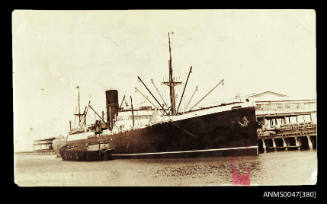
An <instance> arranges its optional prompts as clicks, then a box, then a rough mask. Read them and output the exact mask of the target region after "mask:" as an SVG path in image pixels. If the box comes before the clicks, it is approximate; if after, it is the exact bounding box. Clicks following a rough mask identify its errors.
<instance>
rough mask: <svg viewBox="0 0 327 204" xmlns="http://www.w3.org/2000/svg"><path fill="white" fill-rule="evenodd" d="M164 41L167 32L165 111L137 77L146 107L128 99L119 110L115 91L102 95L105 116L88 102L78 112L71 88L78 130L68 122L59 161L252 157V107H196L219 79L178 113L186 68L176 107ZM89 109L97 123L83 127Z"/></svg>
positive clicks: (236, 104) (254, 138)
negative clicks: (166, 97) (166, 100)
mask: <svg viewBox="0 0 327 204" xmlns="http://www.w3.org/2000/svg"><path fill="white" fill-rule="evenodd" d="M170 40H171V33H168V46H169V60H168V70H169V80H168V81H167V82H163V84H165V85H167V86H168V88H169V93H170V106H168V105H166V106H165V104H167V103H166V102H165V101H164V99H163V97H162V95H161V94H160V92H159V90H158V89H157V87H155V88H156V90H157V92H158V94H159V96H160V98H161V99H162V101H161V102H159V100H158V98H157V97H156V96H155V95H154V94H153V93H152V92H151V90H150V89H149V88H148V86H147V85H146V84H145V83H144V81H143V80H142V79H141V77H139V76H138V80H139V82H141V83H142V85H144V87H145V88H146V90H147V91H148V93H149V94H150V95H151V97H152V100H150V99H149V97H148V96H146V95H145V94H144V93H142V92H141V91H140V90H139V89H137V88H135V89H136V92H138V93H140V94H141V95H142V96H143V97H144V98H145V99H146V100H147V101H148V102H149V103H150V104H151V105H152V106H143V107H139V108H134V107H133V100H132V97H130V108H128V109H124V108H122V104H123V101H124V100H125V95H124V97H123V100H122V102H121V103H120V105H119V102H118V90H105V98H106V99H105V100H106V111H102V115H101V114H99V113H98V112H97V111H96V110H95V109H94V108H93V107H92V105H91V104H90V101H89V103H88V105H87V106H86V107H85V109H84V112H83V113H81V112H80V102H79V96H80V93H79V87H77V88H78V113H75V114H74V115H75V116H76V117H77V118H78V124H79V125H78V128H72V126H71V121H70V122H69V124H70V131H69V134H68V137H67V139H66V142H65V145H63V146H62V147H61V148H60V149H59V152H60V156H61V157H62V159H63V160H75V161H98V160H110V159H116V158H122V159H123V158H179V157H207V156H240V155H246V156H249V155H258V142H257V141H258V140H257V139H258V137H257V126H258V123H257V119H256V115H255V105H254V104H253V103H251V102H249V101H234V102H230V103H225V104H216V105H213V106H209V107H200V108H197V106H198V105H199V104H200V103H201V102H202V101H203V100H204V99H205V98H206V97H207V96H208V95H209V94H210V93H211V92H212V91H213V90H214V89H216V88H217V87H218V86H219V85H223V84H224V79H222V80H220V81H219V83H218V84H217V85H216V86H215V87H213V88H212V89H211V90H210V91H209V92H208V93H207V94H206V95H204V96H203V97H202V98H201V99H200V100H199V101H198V102H197V103H195V104H194V105H193V106H192V107H191V108H190V109H188V110H187V108H186V109H185V110H184V111H180V110H179V108H180V104H181V101H182V99H183V95H184V93H185V89H186V87H187V83H188V80H189V77H190V74H191V72H192V66H191V67H190V70H189V73H188V76H187V79H186V82H185V83H184V88H183V93H182V95H181V97H180V99H179V103H178V106H176V95H175V86H177V85H181V84H182V82H178V81H176V80H175V78H174V77H173V67H172V55H171V43H170ZM152 82H153V81H152ZM153 85H155V84H153ZM196 90H197V87H196ZM196 90H195V91H196ZM195 91H194V92H193V95H192V96H191V98H190V100H189V102H188V103H187V107H188V106H189V104H190V102H191V99H192V97H193V96H194V93H195ZM89 109H91V110H92V111H94V113H95V114H96V115H97V117H98V118H99V120H96V121H95V123H94V124H91V125H86V114H87V112H88V110H89ZM104 112H106V117H105V113H104Z"/></svg>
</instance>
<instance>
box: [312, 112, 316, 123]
mask: <svg viewBox="0 0 327 204" xmlns="http://www.w3.org/2000/svg"><path fill="white" fill-rule="evenodd" d="M311 121H312V122H313V123H317V113H311Z"/></svg>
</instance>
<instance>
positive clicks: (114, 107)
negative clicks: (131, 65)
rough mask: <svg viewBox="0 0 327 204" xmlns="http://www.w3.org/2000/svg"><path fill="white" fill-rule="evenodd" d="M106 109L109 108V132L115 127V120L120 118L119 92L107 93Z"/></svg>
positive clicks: (111, 91)
mask: <svg viewBox="0 0 327 204" xmlns="http://www.w3.org/2000/svg"><path fill="white" fill-rule="evenodd" d="M106 107H107V124H108V128H109V130H112V128H113V126H114V119H115V118H116V117H117V116H118V108H119V106H118V91H117V90H108V91H106Z"/></svg>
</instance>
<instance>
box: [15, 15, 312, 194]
mask: <svg viewBox="0 0 327 204" xmlns="http://www.w3.org/2000/svg"><path fill="white" fill-rule="evenodd" d="M11 18H12V22H11V23H12V31H11V34H12V62H13V67H12V80H13V84H12V85H13V118H14V121H13V122H14V125H13V129H14V131H13V133H14V134H13V143H14V152H13V155H14V182H15V184H16V185H18V186H19V187H45V186H47V187H48V186H60V187H62V186H68V187H71V186H91V187H92V186H241V187H245V186H247V187H253V186H303V185H316V184H317V176H318V168H317V166H318V158H317V142H318V140H317V103H316V99H317V92H316V12H315V10H313V9H185V10H33V9H30V10H19V9H17V10H14V11H13V12H12V14H11ZM306 196H310V197H313V195H311V194H310V195H309V194H308V195H306ZM314 196H315V195H314Z"/></svg>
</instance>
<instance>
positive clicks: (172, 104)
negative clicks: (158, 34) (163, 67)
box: [163, 33, 182, 115]
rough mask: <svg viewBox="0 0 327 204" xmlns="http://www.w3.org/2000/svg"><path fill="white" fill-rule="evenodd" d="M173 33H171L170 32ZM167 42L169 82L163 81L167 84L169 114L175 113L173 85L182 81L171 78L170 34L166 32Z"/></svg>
mask: <svg viewBox="0 0 327 204" xmlns="http://www.w3.org/2000/svg"><path fill="white" fill-rule="evenodd" d="M172 34H173V33H172ZM168 44H169V60H168V65H169V82H163V83H164V84H166V85H167V86H169V88H170V90H169V92H170V109H171V114H172V115H176V107H175V106H176V103H175V86H176V85H178V84H181V83H182V82H174V79H173V67H172V58H171V47H170V36H169V33H168Z"/></svg>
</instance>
